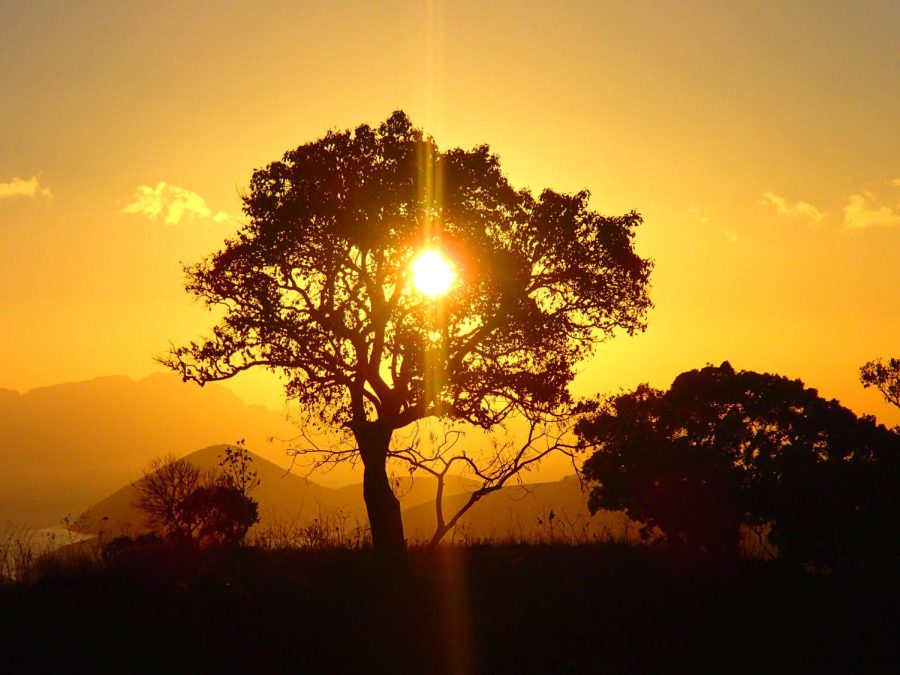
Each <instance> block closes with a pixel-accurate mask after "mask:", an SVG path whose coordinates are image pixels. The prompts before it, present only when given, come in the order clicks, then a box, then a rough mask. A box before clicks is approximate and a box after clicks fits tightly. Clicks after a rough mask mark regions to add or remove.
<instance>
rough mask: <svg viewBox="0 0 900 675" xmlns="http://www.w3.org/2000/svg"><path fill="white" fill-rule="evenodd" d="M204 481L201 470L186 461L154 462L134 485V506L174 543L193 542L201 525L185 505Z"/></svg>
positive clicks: (159, 460)
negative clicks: (180, 541)
mask: <svg viewBox="0 0 900 675" xmlns="http://www.w3.org/2000/svg"><path fill="white" fill-rule="evenodd" d="M204 479H205V477H204V476H203V474H202V472H201V471H200V469H199V468H198V467H197V466H195V465H194V464H192V463H191V462H189V461H187V460H186V459H177V458H175V457H172V456H168V457H160V458H157V459H154V460H152V461H151V462H150V465H149V467H148V468H147V469H146V470H145V471H144V475H143V478H141V479H140V480H139V481H138V482H137V483H135V485H134V487H135V490H136V491H137V501H136V503H135V505H136V506H137V508H138V509H140V510H141V511H143V512H144V515H145V516H146V518H147V524H148V525H150V526H151V527H152V528H153V529H155V530H158V531H160V532H161V533H162V534H164V535H165V536H167V537H169V538H172V539H180V540H190V539H192V538H193V536H194V533H195V532H196V530H197V528H198V527H199V526H200V522H199V521H198V519H197V513H196V512H195V511H194V510H191V509H186V508H185V502H186V500H187V499H188V497H189V496H190V495H191V494H193V492H194V491H195V490H197V488H199V487H200V486H201V485H203V484H204V482H205V480H204Z"/></svg>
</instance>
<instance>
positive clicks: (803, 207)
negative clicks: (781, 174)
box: [762, 192, 825, 223]
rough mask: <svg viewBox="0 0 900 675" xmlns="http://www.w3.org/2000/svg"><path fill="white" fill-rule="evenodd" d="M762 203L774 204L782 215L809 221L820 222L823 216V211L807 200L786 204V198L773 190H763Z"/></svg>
mask: <svg viewBox="0 0 900 675" xmlns="http://www.w3.org/2000/svg"><path fill="white" fill-rule="evenodd" d="M762 203H763V204H766V205H768V206H774V207H775V210H776V211H778V213H779V214H781V215H782V216H789V217H791V218H802V219H804V220H808V221H809V222H811V223H821V222H822V219H823V218H825V213H824V212H822V211H819V209H817V208H816V207H815V206H813V205H812V204H810V203H808V202H795V203H794V205H793V206H792V205H790V204H788V201H787V199H785V198H784V197H779V196H778V195H776V194H775V193H773V192H764V193H763V194H762Z"/></svg>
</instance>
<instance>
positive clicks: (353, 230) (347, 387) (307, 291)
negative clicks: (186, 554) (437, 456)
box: [162, 111, 651, 552]
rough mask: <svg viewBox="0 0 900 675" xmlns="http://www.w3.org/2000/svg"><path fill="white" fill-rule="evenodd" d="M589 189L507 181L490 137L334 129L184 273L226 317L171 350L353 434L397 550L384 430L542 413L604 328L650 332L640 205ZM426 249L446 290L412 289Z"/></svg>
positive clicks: (276, 169)
mask: <svg viewBox="0 0 900 675" xmlns="http://www.w3.org/2000/svg"><path fill="white" fill-rule="evenodd" d="M588 198H589V195H588V193H587V192H579V193H577V194H574V195H567V194H560V193H557V192H554V191H552V190H544V191H543V192H542V193H541V194H540V196H539V197H534V196H533V195H532V194H531V193H530V192H528V191H527V190H518V191H517V190H515V189H513V188H512V187H511V186H510V184H509V183H508V181H507V179H506V177H505V176H504V175H503V174H502V173H501V171H500V164H499V160H498V158H497V156H496V155H493V154H491V152H490V150H489V148H488V147H487V146H485V145H482V146H478V147H476V148H474V149H473V150H471V151H465V150H461V149H453V150H449V151H445V152H441V151H439V150H438V148H437V146H436V145H435V143H434V141H433V140H432V139H431V138H426V137H424V136H423V134H422V132H421V131H420V130H418V129H415V128H414V127H413V126H412V124H411V122H410V120H409V119H408V117H407V116H406V115H405V114H404V113H402V112H399V111H398V112H395V113H394V114H392V115H391V116H390V117H389V118H388V119H387V120H386V121H385V122H384V123H383V124H381V125H380V126H378V127H377V128H372V127H369V126H367V125H363V126H360V127H358V128H357V129H356V130H355V131H353V132H351V131H345V132H329V133H328V134H326V135H325V137H324V138H321V139H320V140H318V141H315V142H311V143H307V144H305V145H301V146H300V147H298V148H297V149H296V150H292V151H290V152H288V153H287V154H285V156H284V159H283V160H282V161H278V162H273V163H271V164H269V165H268V166H267V167H265V168H263V169H259V170H257V171H256V172H255V173H254V174H253V178H252V179H251V182H250V190H249V193H248V194H246V195H245V196H244V197H243V201H244V213H245V214H246V216H247V218H248V222H247V224H246V225H244V226H243V227H242V229H241V230H240V232H239V233H238V235H237V236H236V237H235V238H233V239H230V240H228V241H226V242H225V245H224V248H223V249H222V250H221V251H219V252H218V253H215V254H214V255H212V256H210V257H209V258H207V259H205V260H203V261H201V262H200V263H198V264H196V265H194V266H192V267H189V268H188V269H187V273H188V277H189V281H188V284H187V290H188V292H189V293H191V294H192V295H194V296H196V297H197V298H199V299H201V300H202V301H203V302H204V303H206V305H207V306H209V307H210V308H212V307H215V308H218V309H221V310H223V311H224V317H223V318H222V320H221V321H220V322H219V323H218V324H217V325H216V326H215V327H214V328H213V329H212V334H211V335H210V336H209V337H208V338H206V339H202V340H199V341H194V342H191V343H190V344H188V345H186V346H183V347H178V348H173V350H172V351H171V352H170V354H169V355H168V356H166V357H164V358H163V359H162V361H163V363H165V364H166V365H168V366H169V367H171V368H173V369H174V370H176V371H178V372H179V373H180V374H181V375H182V377H183V379H185V380H193V381H195V382H198V383H200V384H204V383H206V382H211V381H216V380H224V379H227V378H231V377H233V376H235V375H237V374H238V373H241V372H243V371H245V370H248V369H250V368H266V369H269V370H272V371H275V372H277V373H279V374H280V375H281V376H282V378H283V380H284V382H285V391H286V395H287V397H288V398H289V399H290V400H293V401H294V402H296V403H297V404H298V405H299V407H300V409H301V410H302V411H303V414H304V415H305V417H306V419H307V422H308V423H316V424H320V425H323V426H324V427H326V428H334V429H341V430H343V431H344V432H346V433H348V434H350V435H352V438H353V441H354V443H355V447H354V448H353V450H352V452H350V453H348V454H347V455H344V456H347V457H359V458H360V459H361V460H362V463H363V467H364V473H363V495H364V498H365V503H366V508H367V511H368V516H369V524H370V526H371V531H372V539H373V544H374V546H375V548H376V549H378V550H380V551H382V552H391V551H393V552H400V551H402V550H403V549H404V547H405V541H404V537H403V525H402V522H401V518H400V505H399V502H398V500H397V499H396V497H395V495H394V493H393V491H392V489H391V485H390V482H389V480H388V475H387V470H386V462H387V459H388V457H389V453H390V442H391V438H392V435H393V434H394V431H395V430H397V429H402V428H404V427H406V426H407V425H410V424H412V423H413V422H416V421H417V420H422V419H425V418H429V417H443V418H446V419H453V420H463V421H466V422H468V423H471V424H473V425H476V426H478V427H481V428H484V429H488V428H491V427H493V426H494V425H497V424H499V423H501V422H503V421H504V420H505V419H507V418H508V417H509V416H510V415H511V414H513V413H514V412H519V413H523V414H526V415H530V416H531V418H537V417H540V416H543V415H550V414H552V413H553V412H554V411H555V410H558V409H559V408H560V406H564V405H566V404H567V403H568V402H569V394H568V391H567V385H568V384H569V382H570V381H571V380H572V378H573V376H574V373H575V367H576V365H577V364H578V363H579V362H581V361H582V360H584V359H585V358H586V357H588V356H589V355H590V354H591V353H592V351H593V349H594V347H595V345H596V344H597V343H598V342H599V341H600V340H603V339H605V338H608V337H609V336H611V335H612V334H613V332H614V331H615V330H616V329H621V330H624V331H625V332H627V333H633V332H635V331H638V330H642V329H643V328H644V326H645V323H644V320H645V314H646V310H647V308H648V307H649V306H650V300H649V298H648V295H647V289H648V280H649V274H650V269H651V263H650V262H649V261H647V260H644V259H642V258H640V257H639V256H638V255H636V253H635V252H634V250H633V247H632V239H633V236H634V230H635V228H636V227H637V226H638V225H639V224H640V223H641V217H640V216H639V215H638V214H637V213H634V212H632V213H628V214H626V215H624V216H619V217H604V216H601V215H599V214H598V213H596V212H594V211H592V210H590V209H589V208H588ZM423 251H429V252H430V253H431V254H432V255H434V254H435V252H440V254H441V255H443V256H445V258H446V259H448V260H449V261H450V263H449V264H450V265H452V268H453V272H454V273H455V279H456V281H455V283H453V284H452V285H451V287H450V288H449V289H448V291H447V292H446V294H444V295H440V296H436V297H430V296H429V295H427V294H426V293H423V292H420V291H418V290H417V289H416V288H415V287H414V285H413V284H412V283H411V281H412V280H411V276H412V274H411V266H412V264H413V261H414V259H415V258H416V256H417V255H418V254H420V253H421V252H423Z"/></svg>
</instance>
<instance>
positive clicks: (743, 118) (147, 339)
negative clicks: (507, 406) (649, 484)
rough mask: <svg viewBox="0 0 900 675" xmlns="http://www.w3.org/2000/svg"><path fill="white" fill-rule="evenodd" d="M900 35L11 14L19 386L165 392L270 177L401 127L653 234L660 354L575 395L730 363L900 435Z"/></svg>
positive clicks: (647, 14) (411, 17) (650, 344)
mask: <svg viewBox="0 0 900 675" xmlns="http://www.w3.org/2000/svg"><path fill="white" fill-rule="evenodd" d="M785 5H787V6H785ZM898 31H900V5H898V3H896V2H846V3H820V2H791V3H777V2H772V3H760V2H744V3H732V2H707V3H703V2H693V3H682V2H670V3H666V2H661V1H658V2H647V3H640V2H622V3H617V2H569V3H549V2H524V1H522V0H518V1H517V2H494V3H484V2H453V3H450V2H446V3H444V2H399V1H398V2H358V3H354V2H316V3H313V2H310V3H298V2H291V3H288V2H279V3H275V2H272V3H260V2H254V3H247V2H242V3H237V2H235V3H227V2H191V3H182V2H145V3H120V2H94V3H63V2H59V3H54V2H41V3H4V4H3V6H2V8H0V92H2V93H0V317H2V318H0V387H6V388H13V389H18V390H20V391H24V390H27V389H30V388H33V387H36V386H42V385H47V384H53V383H58V382H64V381H71V380H76V379H86V378H90V377H94V376H97V375H106V374H126V375H131V376H134V377H138V376H142V375H145V374H148V373H150V372H153V371H155V370H157V369H158V366H156V365H155V364H154V362H153V361H152V357H153V356H154V355H155V354H159V353H160V352H162V351H164V350H165V349H166V348H167V345H168V343H169V341H170V340H171V341H174V342H183V341H185V340H186V339H189V338H191V337H194V336H196V335H199V334H201V333H202V332H204V330H205V328H206V327H207V326H209V325H210V323H211V321H210V317H209V316H208V315H206V314H205V313H204V312H203V311H202V310H201V309H200V308H199V307H198V306H197V305H195V304H192V303H191V301H190V299H189V298H188V297H187V295H186V294H185V293H184V291H183V289H182V283H183V278H182V273H181V268H180V265H179V261H185V262H193V261H195V260H197V259H198V258H199V257H200V256H201V255H202V254H204V253H206V252H210V251H212V250H214V249H215V248H216V246H217V245H218V244H219V243H220V242H221V241H222V240H223V238H224V237H225V236H226V235H227V234H228V233H230V232H232V231H234V228H235V222H236V221H235V220H234V217H235V216H239V212H240V201H239V198H238V195H239V193H240V191H241V190H242V189H243V188H245V186H247V184H248V181H249V178H250V175H251V172H252V170H253V169H254V168H255V167H259V166H262V165H264V164H266V163H268V162H270V161H273V160H275V159H277V158H279V157H280V156H281V155H282V153H283V152H284V151H285V150H287V149H289V148H292V147H295V146H297V145H298V144H300V143H303V142H306V141H310V140H314V139H316V138H319V137H320V136H321V135H322V134H323V133H324V132H325V131H326V130H328V129H333V128H346V127H351V126H356V125H357V124H360V123H363V122H368V123H372V124H375V123H378V122H380V121H381V120H383V119H384V118H385V117H387V115H388V114H389V113H390V112H391V111H392V110H394V109H397V108H401V109H403V110H405V111H406V112H407V113H409V114H410V116H411V117H412V119H413V121H414V122H415V123H416V124H417V125H420V126H422V127H424V128H425V130H426V131H428V132H430V133H432V134H433V135H434V136H435V138H436V139H437V141H438V143H439V144H440V146H441V147H443V148H449V147H453V146H462V147H471V146H473V145H476V144H480V143H484V142H487V143H489V144H491V146H492V147H493V149H494V150H495V151H496V152H497V153H498V154H499V155H500V157H501V160H502V163H503V167H504V169H505V171H506V172H507V174H508V176H509V178H510V180H511V182H512V183H513V184H514V185H516V186H528V187H531V188H533V189H534V190H536V191H539V190H540V189H541V188H543V187H545V186H547V187H552V188H554V189H557V190H565V191H574V190H579V189H582V188H587V189H589V190H590V191H591V192H592V194H593V198H592V206H593V207H594V208H596V209H598V210H600V211H601V212H604V213H609V214H619V213H623V212H625V211H628V210H630V209H637V210H638V211H640V212H641V213H642V214H643V215H644V217H645V219H646V223H645V225H644V226H643V227H642V229H641V231H640V233H639V235H638V243H637V245H638V250H639V252H640V253H641V254H642V255H644V256H649V257H652V258H654V259H655V260H656V268H655V271H654V276H653V298H654V301H655V304H656V307H655V309H654V310H653V311H652V313H651V314H650V317H649V329H648V331H647V332H646V333H645V334H643V335H641V336H639V337H636V338H631V339H629V338H626V337H621V338H618V339H616V340H613V341H612V342H610V343H608V344H607V345H605V346H603V347H602V348H601V349H600V351H599V352H598V354H597V357H596V358H595V359H594V360H593V361H592V362H591V363H590V364H586V365H585V368H584V372H583V373H582V375H581V376H580V378H579V379H578V380H577V381H576V385H575V390H576V392H577V393H579V394H592V393H596V392H598V391H610V390H616V389H618V388H620V387H624V388H631V387H633V386H634V385H636V384H638V383H639V382H642V381H649V382H650V383H652V384H654V385H655V386H659V387H667V386H668V385H669V383H670V382H671V380H672V379H673V378H674V376H675V375H676V374H678V373H679V372H681V371H683V370H686V369H690V368H695V367H700V366H702V365H704V364H705V363H707V362H713V363H719V362H721V361H722V360H725V359H729V360H730V361H731V362H732V364H733V365H734V366H735V367H737V368H746V369H754V370H761V371H768V372H776V373H779V374H784V375H788V376H791V377H800V378H802V379H803V380H804V381H805V382H806V383H807V384H808V385H810V386H814V387H817V388H818V389H819V390H820V391H821V392H822V393H823V394H824V395H827V396H829V397H837V398H839V399H840V400H842V401H843V402H844V403H845V404H847V405H849V406H850V407H852V408H853V409H855V410H856V411H857V412H860V413H873V414H877V415H878V416H879V418H880V419H881V420H882V421H885V422H887V423H900V411H897V410H892V409H890V408H889V407H888V406H886V405H884V404H883V403H882V402H881V400H880V398H879V396H878V394H877V393H875V392H873V391H871V390H863V389H862V387H861V386H860V385H859V383H858V379H857V370H858V368H859V366H860V365H861V364H862V363H864V362H865V361H867V360H869V359H871V358H873V357H876V356H891V355H894V356H900V281H898V278H900V272H898V269H900V125H898V113H897V111H898V110H900V51H898V50H897V47H896V44H897V41H896V36H897V34H898ZM232 386H233V387H234V389H235V390H236V391H238V393H240V394H241V395H242V396H243V397H245V399H246V400H249V401H252V402H262V403H266V404H268V405H271V406H273V407H277V406H278V405H279V401H280V392H279V390H278V388H277V386H275V385H273V383H272V382H271V381H269V380H268V379H266V378H264V377H253V376H247V377H246V378H244V379H242V380H240V381H235V382H234V384H233V385H232Z"/></svg>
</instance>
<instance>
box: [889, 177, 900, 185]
mask: <svg viewBox="0 0 900 675" xmlns="http://www.w3.org/2000/svg"><path fill="white" fill-rule="evenodd" d="M891 185H893V186H894V187H900V178H895V179H894V180H892V181H891Z"/></svg>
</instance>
